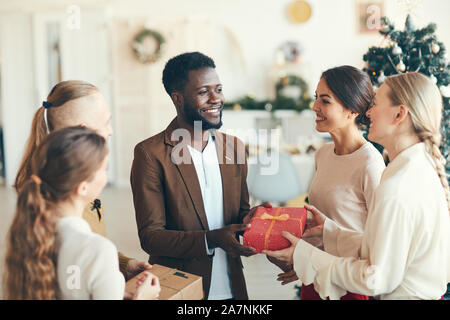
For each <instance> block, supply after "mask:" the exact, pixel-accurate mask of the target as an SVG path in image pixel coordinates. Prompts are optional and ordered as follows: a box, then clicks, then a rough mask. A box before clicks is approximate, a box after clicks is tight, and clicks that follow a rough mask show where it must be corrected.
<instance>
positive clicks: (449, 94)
mask: <svg viewBox="0 0 450 320" xmlns="http://www.w3.org/2000/svg"><path fill="white" fill-rule="evenodd" d="M439 90H441V94H442V96H443V97H445V98H450V85H448V86H446V87H444V86H441V87H440V88H439Z"/></svg>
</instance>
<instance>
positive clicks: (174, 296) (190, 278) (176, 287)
mask: <svg viewBox="0 0 450 320" xmlns="http://www.w3.org/2000/svg"><path fill="white" fill-rule="evenodd" d="M149 272H151V273H153V274H154V275H155V276H157V277H158V278H159V284H160V286H161V292H160V293H159V298H158V299H159V300H201V299H203V283H202V277H200V276H196V275H194V274H191V273H187V272H184V271H180V270H177V269H172V268H168V267H165V266H162V265H159V264H154V265H153V268H152V269H150V270H149ZM125 290H126V291H128V292H132V293H133V292H134V291H135V290H136V278H133V279H131V280H129V281H127V283H126V288H125ZM143 296H145V293H144V294H143Z"/></svg>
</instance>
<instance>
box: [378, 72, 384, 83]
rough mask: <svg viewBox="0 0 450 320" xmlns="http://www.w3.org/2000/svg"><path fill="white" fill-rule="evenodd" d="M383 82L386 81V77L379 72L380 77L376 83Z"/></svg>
mask: <svg viewBox="0 0 450 320" xmlns="http://www.w3.org/2000/svg"><path fill="white" fill-rule="evenodd" d="M384 80H386V76H385V75H384V72H383V71H381V73H380V76H379V77H378V83H383V82H384Z"/></svg>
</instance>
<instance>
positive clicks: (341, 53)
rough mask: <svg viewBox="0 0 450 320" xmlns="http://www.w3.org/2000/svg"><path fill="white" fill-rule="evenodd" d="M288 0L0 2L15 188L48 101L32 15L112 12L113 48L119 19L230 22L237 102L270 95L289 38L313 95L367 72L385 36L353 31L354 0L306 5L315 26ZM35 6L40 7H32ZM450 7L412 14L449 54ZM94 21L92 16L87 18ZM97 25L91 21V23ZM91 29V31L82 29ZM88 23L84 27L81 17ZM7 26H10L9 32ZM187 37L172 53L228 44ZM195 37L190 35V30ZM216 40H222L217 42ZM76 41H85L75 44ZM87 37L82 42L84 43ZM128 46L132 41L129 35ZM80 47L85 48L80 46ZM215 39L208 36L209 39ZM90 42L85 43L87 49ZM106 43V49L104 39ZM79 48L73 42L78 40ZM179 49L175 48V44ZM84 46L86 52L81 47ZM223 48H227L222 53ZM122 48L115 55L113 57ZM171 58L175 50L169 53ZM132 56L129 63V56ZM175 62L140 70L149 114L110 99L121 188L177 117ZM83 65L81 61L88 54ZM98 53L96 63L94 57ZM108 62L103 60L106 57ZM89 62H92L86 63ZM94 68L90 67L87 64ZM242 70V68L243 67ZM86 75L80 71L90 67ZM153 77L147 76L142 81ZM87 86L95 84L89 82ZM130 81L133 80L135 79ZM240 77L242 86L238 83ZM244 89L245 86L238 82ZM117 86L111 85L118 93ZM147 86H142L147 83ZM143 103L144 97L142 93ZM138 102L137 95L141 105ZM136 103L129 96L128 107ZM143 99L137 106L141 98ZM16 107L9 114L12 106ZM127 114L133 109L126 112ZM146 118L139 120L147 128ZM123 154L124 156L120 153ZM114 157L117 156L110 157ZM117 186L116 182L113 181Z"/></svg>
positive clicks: (170, 26)
mask: <svg viewBox="0 0 450 320" xmlns="http://www.w3.org/2000/svg"><path fill="white" fill-rule="evenodd" d="M291 1H292V0H189V1H186V0H165V1H160V0H109V1H108V0H100V1H88V0H83V1H75V0H73V1H70V0H42V1H39V2H38V1H35V0H15V1H9V0H0V14H2V18H1V21H0V61H1V70H2V71H1V72H2V75H1V77H2V78H1V79H2V89H1V90H2V94H1V99H2V103H1V106H2V110H1V113H2V120H3V123H4V130H5V153H6V160H7V163H6V165H7V176H8V184H11V183H12V179H13V178H14V176H15V170H16V168H17V165H18V161H19V160H20V156H21V154H22V152H23V146H24V143H25V140H26V137H27V136H28V133H29V127H30V123H31V115H32V113H33V112H34V110H35V108H36V107H37V106H38V105H39V104H40V103H41V101H42V100H43V99H44V98H45V97H42V94H37V93H36V92H37V88H38V87H39V84H37V83H34V82H33V81H34V80H33V79H34V75H33V73H34V70H35V66H33V54H34V52H33V48H32V39H31V37H32V30H31V18H30V17H31V15H32V14H34V13H36V12H50V11H54V10H59V12H61V13H62V14H64V12H65V9H66V8H67V7H68V6H69V5H71V4H78V5H79V6H80V7H81V10H82V11H83V10H89V9H92V8H93V7H95V8H96V9H99V10H105V12H107V13H108V14H107V16H106V19H109V20H108V21H107V24H108V27H107V28H108V29H107V30H108V32H109V36H110V38H111V40H112V43H114V41H115V39H114V38H115V33H114V32H113V30H114V28H113V27H112V25H113V24H114V21H120V20H122V21H123V20H127V21H129V22H130V23H131V24H133V23H134V22H136V21H137V22H139V23H142V22H143V21H149V22H151V23H154V25H155V27H156V28H161V31H165V30H178V29H175V27H174V24H180V23H182V22H183V21H185V22H189V20H186V19H187V18H189V19H190V20H191V21H200V20H204V21H209V22H210V23H211V25H214V26H215V28H217V26H224V27H225V28H226V29H228V30H231V31H232V33H233V34H234V36H235V37H236V39H237V41H238V44H239V45H238V46H239V47H240V48H241V52H237V51H239V49H237V48H236V47H233V49H232V50H231V52H229V55H235V59H234V60H233V61H238V60H236V59H237V57H239V56H240V55H241V54H242V57H243V61H244V62H243V63H240V62H239V61H238V63H235V64H233V65H232V66H229V65H225V63H229V62H225V61H229V60H227V59H226V57H223V56H225V55H227V52H224V53H223V55H220V54H219V53H216V54H215V55H214V56H213V58H216V63H217V65H218V72H219V75H221V77H222V81H223V82H224V86H225V93H226V97H227V99H232V98H237V97H239V96H240V95H242V94H245V93H250V94H253V95H254V96H256V97H258V98H266V97H267V96H268V95H269V94H270V93H271V92H272V91H273V88H272V83H271V81H270V78H271V76H270V72H271V71H270V70H271V68H272V66H273V63H274V53H275V50H276V48H277V47H278V46H279V45H280V44H282V43H283V42H285V41H287V40H294V41H299V42H300V43H301V44H302V46H303V47H304V49H305V51H304V55H303V61H304V66H305V72H306V73H305V78H306V80H307V81H308V82H309V83H310V87H311V88H310V89H311V92H313V90H314V88H315V85H316V82H317V81H318V79H319V77H320V74H321V73H322V72H323V71H324V70H326V69H327V68H330V67H333V66H337V65H342V64H350V65H354V66H357V67H363V65H364V62H363V60H362V56H363V54H364V53H365V52H366V51H367V49H368V47H369V46H370V45H379V44H380V43H381V41H382V38H381V37H380V36H379V35H378V34H377V33H376V34H374V35H360V34H357V31H356V17H355V5H356V4H355V0H310V1H309V2H310V4H311V5H312V9H313V15H312V18H311V20H310V21H309V22H308V23H306V24H303V25H294V24H292V23H290V22H289V20H288V18H287V14H286V9H287V6H288V4H289V3H291ZM36 3H38V5H37V4H36ZM385 8H386V11H385V12H386V14H387V16H389V17H390V18H391V19H393V20H394V21H396V22H397V26H398V27H402V25H403V23H404V19H405V17H406V11H405V9H404V7H402V6H399V5H398V1H397V0H386V1H385ZM448 12H450V1H448V0H427V1H423V7H422V8H421V9H418V10H416V16H415V24H416V25H417V26H418V27H420V26H424V25H425V24H427V23H428V22H435V23H436V24H437V25H438V32H437V33H438V37H439V40H440V41H442V42H444V43H445V44H446V47H447V48H448V49H450V19H448ZM91 21H92V18H91ZM91 25H95V24H92V23H91ZM84 26H85V27H86V25H84ZM82 27H83V21H82ZM11 30H14V31H13V32H12V31H11ZM83 32H84V33H86V32H88V33H89V32H93V33H95V32H100V33H102V32H103V33H104V32H105V29H102V30H95V29H92V30H83ZM186 32H187V34H189V39H187V40H186V43H184V44H180V43H171V44H170V46H172V47H171V49H170V51H169V52H170V54H172V52H176V51H177V50H182V48H185V50H193V49H194V48H196V47H199V48H201V49H202V50H204V48H206V47H207V46H208V43H209V42H210V40H205V39H213V40H214V44H215V48H216V49H215V50H216V52H218V51H217V50H219V49H220V48H221V45H222V47H223V44H224V43H225V42H224V41H222V37H225V33H224V32H220V33H218V34H216V33H213V32H212V31H211V30H201V29H200V30H199V29H198V28H197V29H194V28H193V29H190V30H188V31H186ZM189 32H190V33H189ZM214 37H216V38H217V37H221V38H220V39H214ZM166 38H167V39H168V40H170V39H177V37H171V36H170V35H168V36H167V37H166ZM90 39H91V40H90V42H89V44H88V43H87V42H86V44H84V43H83V41H81V42H80V41H78V42H77V44H76V46H77V47H76V48H75V47H74V48H75V49H74V50H75V51H73V52H72V55H71V59H73V57H74V55H79V52H80V50H85V52H86V53H89V52H91V53H92V54H98V52H101V50H100V51H99V48H98V47H97V43H96V42H95V41H92V39H95V36H94V35H92V37H90ZM78 40H80V39H78ZM81 40H82V39H81ZM130 42H131V39H130ZM80 43H81V44H80ZM211 43H212V40H211ZM83 44H84V46H83ZM101 44H102V46H103V47H104V46H105V44H104V43H101ZM73 45H74V46H75V43H74V44H73ZM177 45H178V46H177ZM80 46H81V48H80ZM119 50H131V49H130V46H129V44H128V45H125V46H122V47H121V48H120V49H119ZM224 51H225V48H224ZM117 54H118V53H117V52H114V51H113V52H111V55H112V57H113V59H111V60H114V56H115V55H116V56H117ZM168 54H169V53H168ZM128 58H129V57H128ZM168 58H169V56H165V57H163V59H162V60H161V61H160V62H159V63H158V64H156V65H153V66H144V65H141V66H135V67H136V68H142V70H143V71H142V72H141V73H142V74H143V75H142V78H143V79H144V78H146V79H147V81H148V82H146V85H147V87H148V93H147V95H148V97H146V98H145V99H144V100H146V101H147V100H148V105H149V107H148V109H147V113H144V114H134V115H133V114H132V115H130V114H126V115H125V114H124V113H123V111H122V109H120V108H116V105H115V104H116V102H115V101H114V100H119V99H121V97H120V96H117V94H118V92H112V93H111V96H112V97H113V99H111V105H112V109H113V114H114V115H115V117H116V118H119V117H123V118H122V120H120V121H119V119H116V120H115V128H114V129H115V131H116V133H117V135H121V136H117V137H116V139H117V141H119V142H120V144H121V145H119V146H117V149H118V150H121V151H120V152H122V153H123V152H124V153H127V154H129V155H127V156H126V157H124V159H123V161H121V162H120V163H117V166H120V168H117V170H118V171H120V176H119V177H118V178H117V181H118V182H119V183H120V184H126V185H128V172H129V167H130V165H131V158H132V155H131V152H132V149H133V147H134V144H135V143H136V139H137V138H138V137H139V138H140V137H145V136H148V135H150V134H154V133H156V132H157V131H159V130H161V129H163V128H165V126H166V125H167V124H168V121H169V119H170V115H173V110H172V111H170V110H171V109H169V111H168V109H167V108H171V102H170V100H169V98H168V96H167V95H165V93H164V89H163V86H162V84H161V81H160V79H161V74H160V73H161V70H162V67H163V65H164V62H165V61H166V60H167V59H168ZM83 59H84V58H83ZM99 59H101V58H99V57H96V60H97V61H98V60H99ZM108 59H109V57H105V61H106V60H108ZM84 61H85V62H86V60H84ZM91 62H92V61H91ZM239 64H240V65H241V67H238V66H239ZM78 66H79V67H77V68H73V71H74V74H78V75H83V74H89V75H92V74H93V73H95V72H96V70H95V69H96V68H95V64H94V65H92V63H89V61H87V63H84V64H83V63H82V64H80V65H78ZM86 66H88V68H89V70H79V69H78V68H86ZM100 67H101V68H100V69H101V70H100V72H101V75H100V79H103V81H104V82H105V83H106V82H108V80H107V79H105V78H102V77H103V76H104V75H105V74H108V72H107V71H108V70H106V71H105V68H107V65H106V67H105V64H102V65H101V66H100ZM110 71H111V73H110V74H109V75H110V76H111V77H112V80H113V81H114V83H117V82H118V81H119V80H120V77H121V72H119V71H118V70H117V68H115V64H114V63H113V64H112V65H111V64H110ZM145 74H147V75H145ZM85 80H89V79H85ZM131 81H132V80H131ZM239 81H240V82H239ZM237 83H239V84H237ZM115 87H116V86H114V85H113V87H112V88H115ZM144 89H145V85H144ZM136 99H138V97H136ZM138 100H139V99H138ZM130 101H131V102H132V101H133V100H130V99H127V103H128V104H129V103H130ZM139 101H140V100H139ZM12 105H13V106H14V108H11V106H12ZM128 110H131V109H128ZM142 116H145V120H144V121H140V122H139V123H140V125H139V126H138V127H139V128H141V127H142V128H144V129H142V130H141V131H139V132H135V133H134V135H133V139H129V138H128V136H129V135H128V134H127V132H129V131H130V130H138V129H137V128H136V127H135V126H134V123H135V122H134V121H136V119H137V118H136V117H142ZM141 122H142V123H141ZM117 152H119V151H117ZM113 157H117V155H113ZM117 181H116V182H117Z"/></svg>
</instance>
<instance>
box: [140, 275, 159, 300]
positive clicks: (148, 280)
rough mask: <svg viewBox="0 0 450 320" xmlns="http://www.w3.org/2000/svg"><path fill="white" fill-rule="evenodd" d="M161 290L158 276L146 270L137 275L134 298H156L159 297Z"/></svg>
mask: <svg viewBox="0 0 450 320" xmlns="http://www.w3.org/2000/svg"><path fill="white" fill-rule="evenodd" d="M160 292H161V286H160V285H159V279H158V277H157V276H155V275H154V274H153V273H150V272H148V271H146V272H143V273H141V274H140V275H139V276H137V281H136V292H135V293H134V296H133V300H143V299H145V300H155V299H158V297H159V293H160Z"/></svg>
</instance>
